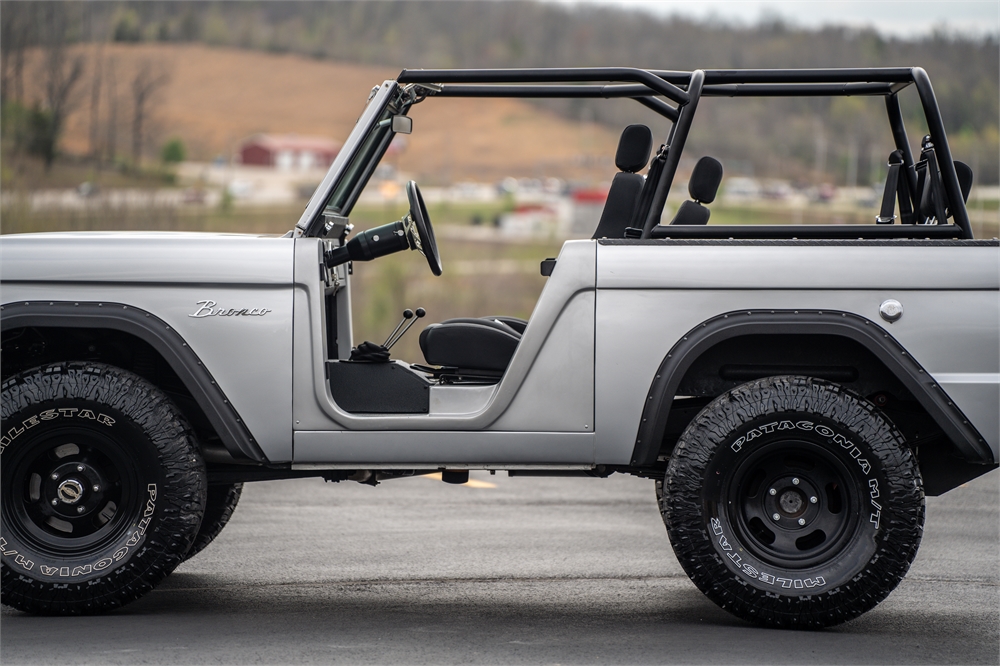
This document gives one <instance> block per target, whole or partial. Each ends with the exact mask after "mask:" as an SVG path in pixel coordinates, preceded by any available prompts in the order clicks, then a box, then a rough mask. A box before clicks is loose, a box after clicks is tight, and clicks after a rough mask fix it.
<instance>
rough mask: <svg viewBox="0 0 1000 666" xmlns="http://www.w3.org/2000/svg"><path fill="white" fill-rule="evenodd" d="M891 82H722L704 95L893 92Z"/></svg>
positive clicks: (808, 94)
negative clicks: (805, 83)
mask: <svg viewBox="0 0 1000 666" xmlns="http://www.w3.org/2000/svg"><path fill="white" fill-rule="evenodd" d="M891 94H892V85H891V84H888V83H815V84H809V85H804V84H795V83H719V84H715V85H711V86H705V87H704V88H702V91H701V96H702V97H831V96H845V97H851V96H863V95H867V96H877V95H891Z"/></svg>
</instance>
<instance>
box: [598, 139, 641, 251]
mask: <svg viewBox="0 0 1000 666" xmlns="http://www.w3.org/2000/svg"><path fill="white" fill-rule="evenodd" d="M652 149H653V133H652V132H651V131H649V128H648V127H646V126H645V125H629V126H628V127H626V128H625V130H624V131H623V132H622V136H621V139H619V140H618V152H616V153H615V166H617V167H618V168H619V169H620V173H617V174H615V178H614V180H613V181H611V189H610V190H608V200H607V202H606V203H605V204H604V211H603V212H602V213H601V221H600V222H599V223H598V224H597V230H596V231H595V232H594V235H593V236H592V238H624V237H625V228H626V227H628V226H629V225H630V224H631V223H632V214H633V213H634V212H635V207H636V204H637V203H639V196H640V195H641V194H642V184H643V177H642V176H640V175H639V174H638V173H637V172H639V171H641V170H642V169H643V168H644V167H645V166H646V162H648V161H649V153H650V151H651V150H652Z"/></svg>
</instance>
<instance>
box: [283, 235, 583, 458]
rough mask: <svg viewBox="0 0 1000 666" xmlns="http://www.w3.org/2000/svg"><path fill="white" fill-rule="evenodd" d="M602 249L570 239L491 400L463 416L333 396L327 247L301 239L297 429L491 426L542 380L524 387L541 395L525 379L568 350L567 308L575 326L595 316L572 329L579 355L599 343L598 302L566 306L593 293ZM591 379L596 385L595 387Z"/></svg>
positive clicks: (574, 419)
mask: <svg viewBox="0 0 1000 666" xmlns="http://www.w3.org/2000/svg"><path fill="white" fill-rule="evenodd" d="M595 253H596V243H594V242H593V241H569V242H567V243H566V244H565V245H564V246H563V250H562V252H561V253H560V255H559V263H558V266H557V268H556V271H555V272H554V273H553V275H552V277H550V278H549V281H548V282H547V283H546V285H545V287H544V289H543V290H542V294H541V296H540V297H539V299H538V303H537V304H536V306H535V311H534V312H533V313H532V316H531V319H530V322H529V324H528V327H527V329H526V330H525V332H524V335H523V337H522V338H521V342H520V344H519V345H518V347H517V350H516V352H515V353H514V357H513V358H512V359H511V362H510V365H509V366H508V368H507V372H506V374H505V375H504V377H503V380H502V381H501V382H500V384H499V386H498V387H497V390H496V392H495V393H494V394H493V395H492V396H491V397H490V398H489V400H488V401H487V402H486V403H485V406H483V407H482V408H479V409H475V410H474V411H471V412H468V413H464V414H456V413H441V412H436V413H431V414H426V415H424V414H409V415H389V416H386V415H378V416H370V415H360V414H350V413H347V412H345V411H343V410H342V409H341V408H340V407H338V406H337V404H336V403H335V402H334V401H333V398H332V396H331V393H330V387H329V383H328V382H327V381H326V374H325V368H324V363H323V351H322V350H323V345H324V338H323V336H324V326H325V323H324V319H323V306H322V301H321V298H322V290H321V288H320V286H321V285H320V282H319V279H318V270H319V269H318V267H319V260H320V245H319V241H317V240H314V239H308V238H305V239H297V240H296V260H295V261H296V286H295V318H296V323H295V344H294V363H295V377H294V391H295V400H294V406H295V407H294V409H295V414H294V420H295V428H296V430H310V431H322V430H331V431H344V430H385V429H389V430H428V431H445V430H464V431H471V430H482V429H486V428H489V427H490V426H491V425H492V424H494V423H495V422H496V421H497V419H498V418H500V417H501V415H503V414H504V412H505V411H507V409H508V408H509V407H510V405H511V404H512V403H513V402H514V400H515V398H516V396H518V394H519V392H520V391H521V390H522V389H523V388H524V387H525V386H537V387H538V389H535V388H528V389H525V390H528V391H529V393H527V394H526V397H528V398H529V399H531V400H537V399H539V398H540V396H539V394H538V393H539V391H540V390H541V389H542V387H543V385H544V381H542V380H539V383H538V384H537V385H536V384H531V383H526V379H527V378H528V377H529V375H530V373H532V372H534V365H535V362H536V360H537V359H538V358H539V357H540V356H547V355H548V354H549V353H550V352H546V353H545V354H543V353H542V350H543V349H544V348H546V347H548V346H550V345H551V346H552V351H551V353H552V354H555V355H556V356H558V355H559V354H561V353H563V352H561V351H558V350H557V348H558V347H559V346H560V345H563V344H565V343H564V341H562V340H560V339H558V338H557V337H556V336H555V335H553V334H552V332H553V330H554V329H555V328H557V327H558V323H557V322H559V321H560V320H561V319H562V318H563V316H564V313H567V312H568V314H566V315H565V316H567V317H569V318H570V319H567V321H570V322H572V323H574V324H575V323H579V322H580V321H582V320H581V319H580V317H589V321H590V322H591V323H590V324H589V326H590V331H589V332H587V331H584V332H582V333H580V332H578V331H576V330H575V329H574V330H573V334H574V335H577V334H578V333H579V334H580V335H579V337H578V338H577V339H575V342H574V344H579V345H581V350H579V351H576V352H573V354H574V355H575V356H574V357H576V356H579V357H580V358H583V357H585V356H586V355H587V353H588V352H587V350H588V349H592V347H593V340H592V334H593V333H592V331H593V324H592V321H593V315H592V311H593V306H590V308H591V314H590V315H587V314H586V313H585V310H586V308H587V306H586V305H585V302H586V298H585V299H584V300H582V301H580V305H579V306H577V305H573V306H572V307H569V309H568V311H567V307H568V306H569V304H570V303H575V301H574V298H575V297H576V296H577V295H578V294H581V295H586V294H590V295H591V296H590V297H589V298H591V299H592V298H593V296H592V295H593V289H594V281H595V274H594V265H595ZM445 270H447V265H446V266H445ZM584 325H586V323H585V324H584ZM553 358H555V356H554V357H553ZM560 358H561V357H560ZM584 372H586V370H584ZM587 385H589V386H590V387H591V389H589V390H588V389H587V388H586V386H587ZM592 386H593V378H592V377H590V378H589V380H588V381H587V383H586V384H584V386H582V387H577V388H576V389H574V390H575V391H576V393H574V395H575V396H576V398H575V400H577V402H578V403H579V405H581V407H579V408H578V410H583V411H582V412H581V411H574V412H572V413H570V414H568V415H567V416H566V419H565V423H567V424H569V423H572V424H574V426H575V427H574V428H573V429H576V428H579V429H581V430H583V428H582V426H583V425H585V423H583V422H582V421H581V419H580V415H581V414H586V412H587V410H590V409H592V404H593V397H592ZM546 399H547V398H546ZM531 409H536V407H532V408H531ZM560 423H562V422H560ZM546 425H547V426H549V427H553V428H554V427H555V426H556V425H558V424H557V423H555V422H553V421H552V420H551V419H549V420H548V421H547V423H546ZM588 425H589V424H588ZM521 429H524V428H523V427H522V428H521ZM557 429H558V430H566V429H567V428H562V427H560V428H557ZM570 431H572V430H570ZM585 432H586V431H585ZM331 441H333V440H331ZM337 441H340V440H337Z"/></svg>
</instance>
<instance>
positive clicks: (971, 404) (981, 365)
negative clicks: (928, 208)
mask: <svg viewBox="0 0 1000 666" xmlns="http://www.w3.org/2000/svg"><path fill="white" fill-rule="evenodd" d="M998 288H1000V250H998V247H997V246H996V244H995V243H991V244H987V243H978V244H977V243H968V242H966V243H962V242H948V241H945V242H927V243H926V244H913V243H910V244H903V243H892V242H889V243H885V242H878V241H876V242H871V243H869V242H864V241H858V242H855V243H840V242H822V241H818V242H803V241H774V242H762V241H749V242H748V241H729V242H726V241H708V242H705V243H696V242H691V241H682V242H677V241H640V242H633V243H623V242H617V243H616V244H612V243H606V242H605V243H601V244H600V245H599V246H598V251H597V306H596V307H597V318H596V321H597V330H596V336H595V358H596V365H595V386H596V391H597V395H596V401H595V402H596V414H595V426H596V431H595V432H596V434H597V439H596V449H597V456H596V458H597V461H598V462H599V463H607V464H627V463H628V462H629V459H630V456H631V453H632V449H633V446H634V444H635V435H636V431H637V428H638V425H639V421H640V419H641V413H642V409H643V404H644V401H645V400H646V399H647V394H648V390H649V388H650V385H651V384H652V381H653V378H654V375H655V372H656V370H657V368H658V366H659V364H660V362H661V361H662V360H663V359H664V357H665V356H666V354H667V353H668V351H669V350H670V348H671V347H672V346H673V345H674V344H675V343H676V342H677V341H678V340H679V339H681V338H682V337H683V336H684V335H685V334H686V333H688V332H689V331H691V330H692V329H694V328H695V327H696V326H698V325H699V324H701V323H702V322H704V321H705V320H707V319H709V318H711V317H714V316H716V315H719V314H722V313H725V312H733V311H739V310H751V309H752V310H761V309H775V310H778V309H781V310H795V309H796V308H801V309H813V310H816V309H819V310H824V309H829V310H839V311H846V312H852V313H855V314H857V315H860V316H862V317H865V318H867V319H869V320H870V321H871V322H872V323H873V324H874V325H877V326H880V327H882V328H884V329H885V330H886V331H887V332H888V333H890V334H891V335H892V336H893V337H895V338H896V339H897V340H898V341H899V342H900V343H901V344H902V345H903V346H904V347H905V348H906V349H907V350H908V352H909V353H910V354H911V355H912V356H913V358H914V359H915V360H916V361H917V362H918V363H920V364H921V365H922V366H923V367H924V368H925V369H926V370H927V371H928V372H929V373H930V374H931V375H932V376H933V377H935V379H937V381H938V382H939V383H940V384H941V385H942V387H943V388H944V389H945V391H946V392H948V394H949V395H950V396H951V398H952V399H953V400H954V401H955V403H956V404H957V405H958V406H959V408H960V409H961V410H962V411H963V412H964V413H965V414H966V416H967V417H968V418H969V420H970V421H971V422H972V423H973V425H975V427H976V428H977V429H978V430H979V432H980V433H981V434H982V435H983V437H984V438H985V439H986V441H987V442H988V443H989V445H990V447H991V448H992V450H993V452H994V457H1000V456H998V455H997V454H998V448H1000V422H998V416H997V414H998V411H1000V292H998ZM887 298H895V299H896V300H898V301H900V302H901V303H902V305H903V316H902V318H901V319H900V320H899V321H897V322H895V323H892V324H890V323H888V322H885V321H884V320H882V319H881V318H880V316H879V305H880V304H881V303H882V302H883V301H884V300H885V299H887Z"/></svg>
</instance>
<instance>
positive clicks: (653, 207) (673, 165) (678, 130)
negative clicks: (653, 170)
mask: <svg viewBox="0 0 1000 666" xmlns="http://www.w3.org/2000/svg"><path fill="white" fill-rule="evenodd" d="M704 81H705V72H703V71H702V70H700V69H696V70H694V71H693V72H692V73H691V81H690V82H689V83H688V95H689V97H690V99H689V101H688V103H687V104H684V105H683V106H681V107H680V108H679V109H678V110H679V111H680V114H679V116H678V118H677V122H675V123H674V126H673V127H672V128H671V129H670V137H671V138H670V140H669V146H668V147H667V161H666V162H664V164H663V172H662V173H661V174H660V179H659V182H658V183H656V189H655V190H653V199H652V201H651V203H650V205H649V211H647V213H646V219H645V220H644V221H643V225H642V237H643V238H649V234H650V233H651V232H652V231H653V228H654V227H655V226H656V225H657V224H659V223H660V215H661V214H662V213H663V205H664V204H665V203H666V202H667V195H668V194H670V185H671V183H673V181H674V174H675V173H676V172H677V164H678V163H679V162H680V159H681V153H683V152H684V144H685V142H686V141H687V136H688V131H689V130H690V129H691V121H692V119H693V118H694V114H695V112H696V111H697V110H698V100H699V99H701V89H702V85H703V83H704Z"/></svg>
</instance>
